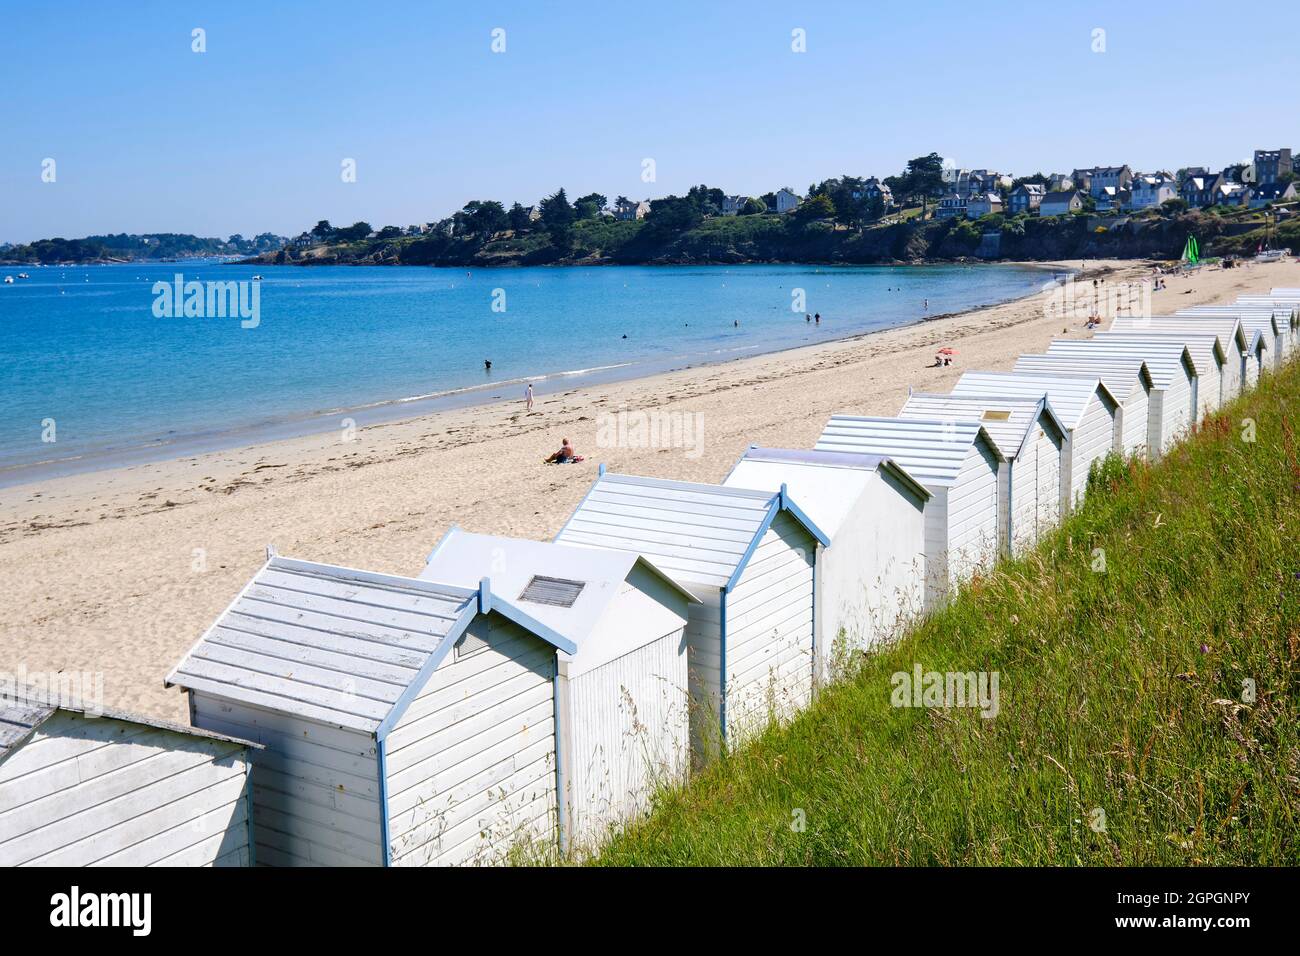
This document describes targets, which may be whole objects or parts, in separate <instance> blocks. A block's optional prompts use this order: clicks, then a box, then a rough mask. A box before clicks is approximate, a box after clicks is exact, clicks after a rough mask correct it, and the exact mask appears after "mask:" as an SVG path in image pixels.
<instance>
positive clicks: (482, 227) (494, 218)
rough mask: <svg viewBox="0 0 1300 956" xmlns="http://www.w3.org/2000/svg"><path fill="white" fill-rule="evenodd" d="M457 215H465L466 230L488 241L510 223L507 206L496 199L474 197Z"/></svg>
mask: <svg viewBox="0 0 1300 956" xmlns="http://www.w3.org/2000/svg"><path fill="white" fill-rule="evenodd" d="M457 215H461V216H463V217H464V218H463V222H464V224H465V232H466V233H468V234H469V235H471V236H475V237H477V238H479V239H481V240H482V241H484V242H486V241H487V240H489V239H491V238H492V237H493V236H494V235H496V234H497V233H498V232H500V231H501V230H502V229H505V228H506V226H507V225H509V223H510V217H509V216H507V215H506V211H505V207H503V206H502V205H501V203H499V202H497V201H496V200H495V199H488V200H478V199H474V200H471V201H470V202H467V203H466V204H465V208H464V209H462V210H461V211H460V213H458V214H457Z"/></svg>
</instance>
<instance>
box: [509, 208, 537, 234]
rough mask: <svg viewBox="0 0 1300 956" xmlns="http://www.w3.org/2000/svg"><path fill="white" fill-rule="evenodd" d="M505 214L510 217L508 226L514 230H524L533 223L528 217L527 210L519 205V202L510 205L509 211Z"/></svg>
mask: <svg viewBox="0 0 1300 956" xmlns="http://www.w3.org/2000/svg"><path fill="white" fill-rule="evenodd" d="M506 215H507V216H508V217H509V219H510V228H511V229H513V230H514V231H515V232H524V231H525V230H527V229H528V228H529V227H530V226H531V225H532V224H533V223H532V220H530V219H529V218H528V210H527V209H525V208H524V207H523V206H521V205H519V203H515V204H514V205H513V206H511V207H510V212H508V213H507V214H506Z"/></svg>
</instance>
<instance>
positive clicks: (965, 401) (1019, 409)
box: [900, 392, 1068, 458]
mask: <svg viewBox="0 0 1300 956" xmlns="http://www.w3.org/2000/svg"><path fill="white" fill-rule="evenodd" d="M914 400H915V401H919V402H920V403H921V404H923V405H924V404H928V403H934V404H948V403H954V404H958V405H974V406H979V407H981V408H983V410H984V411H985V412H988V411H1000V410H1001V409H997V408H993V407H991V406H996V405H1004V406H1012V407H1013V408H1014V409H1015V411H1016V414H1017V415H1020V416H1024V419H1025V420H1024V422H1023V424H1022V423H1018V422H1017V421H1016V420H1015V419H1014V418H1013V419H1008V421H1007V422H1006V423H1005V424H1006V425H1008V426H1013V427H1014V429H1015V433H1017V434H1019V440H1018V441H1016V442H1015V443H1014V444H1015V448H1014V449H1002V452H1003V456H1004V457H1006V458H1012V457H1014V456H1016V455H1018V454H1020V450H1021V449H1022V448H1024V446H1025V442H1026V441H1028V440H1029V435H1030V434H1031V432H1032V431H1033V426H1034V422H1036V421H1038V416H1039V414H1040V413H1042V412H1046V413H1047V417H1048V418H1049V419H1051V421H1052V424H1053V425H1055V426H1056V429H1057V430H1058V431H1059V432H1061V434H1063V435H1064V434H1065V433H1066V432H1067V431H1068V429H1067V428H1066V427H1065V424H1064V423H1063V422H1062V421H1061V418H1060V416H1059V415H1057V414H1056V410H1055V409H1054V408H1052V403H1051V400H1050V399H1049V398H1048V396H1047V395H1046V394H1044V395H1042V396H1040V397H1038V398H1035V397H1034V396H1032V395H1015V394H1008V395H986V394H984V393H983V392H981V393H979V394H970V395H956V394H951V393H949V394H943V393H940V392H912V393H911V394H910V395H908V396H907V402H906V404H904V405H903V410H904V411H906V409H907V406H908V405H910V404H912V402H913V401H914ZM900 414H901V413H900ZM980 424H981V426H983V427H984V429H985V431H987V432H988V433H989V435H990V437H991V438H993V439H994V441H995V442H998V443H999V444H1001V442H1000V440H999V437H998V436H999V435H1000V434H1001V432H1002V431H1003V428H1002V427H1001V425H999V424H998V423H996V422H991V421H986V420H985V419H984V418H983V417H982V416H981V418H980ZM1008 431H1010V428H1008Z"/></svg>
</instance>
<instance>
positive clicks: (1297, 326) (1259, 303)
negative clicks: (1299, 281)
mask: <svg viewBox="0 0 1300 956" xmlns="http://www.w3.org/2000/svg"><path fill="white" fill-rule="evenodd" d="M1234 305H1235V306H1237V307H1241V308H1246V309H1252V310H1264V311H1267V312H1271V313H1273V314H1274V316H1275V319H1277V320H1279V324H1280V320H1282V319H1285V324H1286V325H1287V327H1288V328H1289V329H1290V332H1291V334H1290V336H1289V339H1290V341H1289V342H1288V343H1287V351H1286V354H1287V355H1289V354H1290V352H1291V350H1292V349H1294V348H1296V346H1300V296H1296V295H1276V294H1275V295H1258V296H1256V295H1242V296H1238V297H1237V301H1236V302H1235V303H1234ZM1278 313H1286V314H1285V316H1282V315H1279V314H1278Z"/></svg>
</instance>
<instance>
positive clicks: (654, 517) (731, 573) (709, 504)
mask: <svg viewBox="0 0 1300 956" xmlns="http://www.w3.org/2000/svg"><path fill="white" fill-rule="evenodd" d="M781 511H788V512H790V513H791V514H792V515H793V516H794V517H795V519H796V520H797V521H798V522H799V523H800V524H801V525H803V527H804V528H805V529H806V530H807V531H808V532H809V533H810V534H812V536H813V537H814V538H816V539H817V540H818V541H820V542H821V543H822V544H829V543H830V539H829V538H828V537H827V536H826V534H825V532H824V531H822V530H821V528H819V527H818V526H817V525H816V523H814V522H813V521H812V519H811V518H809V517H808V515H807V514H806V513H805V512H804V510H803V509H802V508H801V507H800V506H799V505H798V504H796V503H795V501H794V500H793V499H792V498H791V496H790V495H789V494H788V493H787V492H786V491H785V490H782V491H778V492H771V491H751V490H748V489H742V488H724V487H723V486H722V485H710V484H703V483H698V482H690V481H668V480H665V479H662V478H643V477H639V476H636V475H613V474H606V473H602V474H601V475H600V477H598V478H597V479H596V482H595V483H594V484H593V485H592V486H591V489H590V490H589V491H588V492H587V496H586V497H585V498H583V500H582V501H581V502H580V503H579V505H578V507H577V509H576V510H575V511H574V512H573V514H572V515H571V516H570V517H569V520H568V521H567V522H565V525H564V527H563V528H561V529H560V533H559V534H558V535H556V537H555V540H556V541H557V542H558V543H560V544H568V545H577V546H580V547H587V548H603V549H606V550H614V551H630V552H633V553H635V554H639V555H644V556H645V557H646V558H647V560H649V561H651V562H653V564H654V565H655V567H656V568H658V569H660V570H662V571H664V572H666V573H668V574H670V575H673V576H674V577H676V578H678V580H680V581H689V582H695V583H700V584H706V585H710V586H715V587H720V588H725V587H729V586H730V585H731V584H732V583H733V582H734V581H736V580H738V578H739V576H740V573H741V572H742V571H743V570H744V568H745V566H746V564H747V563H748V561H749V559H750V557H751V556H752V555H753V552H754V549H755V548H756V547H757V546H758V542H759V541H760V540H761V539H762V537H763V534H764V533H765V532H766V531H767V529H768V527H769V526H770V525H771V524H772V520H773V519H774V518H775V517H776V515H777V514H778V513H779V512H781Z"/></svg>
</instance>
